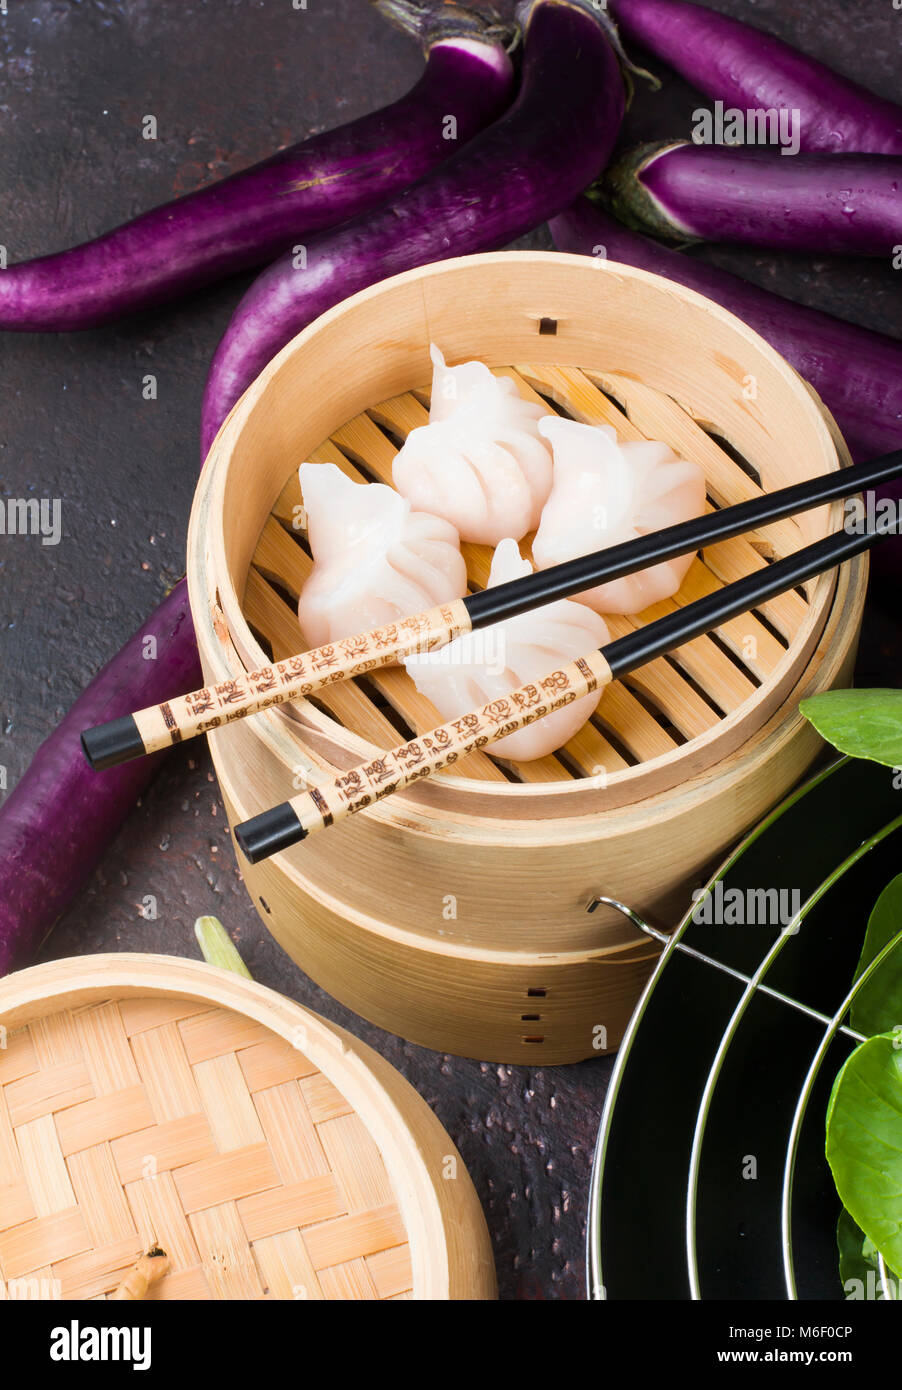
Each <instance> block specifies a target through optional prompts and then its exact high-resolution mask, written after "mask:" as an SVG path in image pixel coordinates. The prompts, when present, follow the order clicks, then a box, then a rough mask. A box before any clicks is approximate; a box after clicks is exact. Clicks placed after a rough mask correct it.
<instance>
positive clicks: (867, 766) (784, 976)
mask: <svg viewBox="0 0 902 1390" xmlns="http://www.w3.org/2000/svg"><path fill="white" fill-rule="evenodd" d="M893 777H894V774H893V773H892V772H891V771H890V770H889V769H887V768H882V767H878V766H877V765H875V764H873V763H866V762H860V761H851V760H849V759H843V760H841V761H840V762H838V763H834V764H833V765H832V766H831V767H829V768H827V769H826V770H825V771H824V772H822V773H820V774H819V775H818V776H817V777H815V778H814V779H813V780H812V781H810V782H809V783H807V784H806V785H805V786H804V787H802V788H801V789H800V790H799V791H798V792H796V793H795V794H794V795H793V796H791V797H790V798H789V799H788V800H787V801H785V802H784V803H783V804H782V805H781V806H780V807H778V808H777V810H776V811H774V812H773V813H772V814H771V815H770V816H769V817H768V818H767V820H765V821H764V822H763V823H762V824H761V825H760V826H759V827H758V828H757V829H756V830H755V831H754V832H753V833H752V834H751V835H750V836H749V837H748V838H747V839H746V840H745V841H744V842H743V844H741V845H740V846H739V848H738V849H737V850H736V851H735V852H734V854H733V855H731V857H730V858H729V859H728V860H727V862H726V863H725V864H724V865H723V866H722V868H721V869H720V870H719V871H718V873H717V874H716V875H715V877H714V878H713V879H712V880H711V883H710V884H709V885H708V889H707V891H708V893H709V894H716V893H717V892H721V893H723V894H728V893H729V892H730V891H731V890H733V889H739V890H740V892H741V893H742V894H743V901H744V902H749V901H750V899H749V897H748V896H747V894H748V893H749V890H753V889H776V890H777V892H778V893H779V892H780V890H782V891H783V892H784V894H787V895H791V894H793V893H794V894H796V895H797V897H796V898H792V897H784V899H783V904H784V905H785V906H786V907H790V906H791V907H795V906H796V905H797V904H801V905H802V912H801V917H800V919H799V920H800V927H799V930H798V931H797V932H796V933H786V932H783V931H782V930H781V927H780V925H776V926H775V925H773V924H768V925H765V926H755V925H741V926H740V925H736V926H728V925H706V924H704V923H702V922H700V921H698V920H694V919H693V915H692V913H690V914H687V917H686V918H684V920H683V922H682V923H681V924H680V927H679V928H678V929H677V932H676V933H675V934H674V941H673V944H671V945H670V946H669V947H668V948H667V950H666V951H665V952H664V955H663V956H662V958H661V961H660V962H659V964H658V967H657V969H656V970H655V973H654V975H653V977H652V979H651V980H650V982H649V985H648V988H647V989H646V991H645V994H644V995H643V997H642V1000H641V1001H640V1004H639V1006H638V1008H637V1010H636V1013H635V1015H634V1017H633V1020H632V1023H631V1025H630V1028H629V1030H628V1032H627V1035H626V1037H625V1039H624V1041H623V1044H622V1047H621V1050H620V1053H619V1055H618V1059H617V1063H616V1066H615V1069H614V1073H613V1075H612V1077H611V1084H610V1088H609V1091H608V1099H607V1103H606V1106H605V1113H604V1115H603V1117H602V1122H601V1127H600V1130H599V1137H598V1145H597V1150H596V1156H595V1170H594V1173H593V1191H592V1205H591V1211H590V1223H589V1252H588V1255H589V1260H588V1264H589V1293H590V1297H595V1298H598V1297H607V1298H609V1299H621V1298H639V1299H655V1298H663V1299H684V1298H690V1297H692V1296H697V1297H702V1298H717V1299H750V1298H751V1299H757V1298H785V1297H787V1285H786V1281H785V1277H784V1267H783V1247H782V1242H781V1224H780V1217H781V1195H782V1186H783V1171H784V1162H785V1154H786V1145H787V1140H788V1138H789V1133H790V1127H791V1124H792V1118H793V1115H794V1112H795V1108H796V1104H797V1101H798V1097H799V1090H800V1087H801V1086H802V1083H803V1082H804V1079H805V1075H806V1073H807V1071H808V1067H809V1065H810V1063H811V1060H812V1056H813V1054H814V1052H815V1050H816V1048H817V1046H818V1044H819V1042H820V1041H821V1039H822V1037H823V1035H824V1031H825V1025H824V1024H823V1023H822V1022H820V1021H818V1020H815V1019H812V1018H809V1017H807V1016H806V1015H804V1014H802V1013H799V1012H797V1011H795V1010H794V1009H792V1008H791V1007H790V1006H789V1005H787V1004H786V1003H783V1002H780V1001H777V1000H774V999H772V998H769V997H767V996H766V995H762V994H761V993H760V992H757V991H756V992H754V993H753V994H752V997H751V1002H749V1003H748V1005H747V1007H746V1008H745V1009H744V1011H743V1012H742V1014H741V1017H740V1018H739V1019H738V1022H737V1023H736V1025H735V1031H734V1032H733V1034H732V1036H729V1029H730V1025H731V1018H732V1016H733V1013H734V1010H735V1009H736V1007H737V1005H738V1004H739V1002H740V1000H741V999H742V997H743V994H744V992H745V985H744V984H743V983H742V982H741V981H740V980H736V979H733V978H731V977H730V976H729V975H726V974H723V973H721V972H720V971H718V970H717V969H716V968H715V967H714V966H712V965H709V964H705V963H703V962H701V961H698V960H694V959H692V958H691V957H688V956H686V955H684V954H682V953H681V952H680V951H678V950H676V949H675V942H676V941H677V940H680V941H681V942H682V943H683V944H684V945H686V946H690V947H692V948H693V949H695V950H697V951H701V952H704V953H705V954H706V955H708V956H710V957H713V958H714V959H715V960H717V961H720V962H722V963H723V964H724V965H727V966H729V967H731V968H732V969H735V970H739V971H741V972H743V973H744V974H747V975H751V974H753V973H754V971H755V970H756V969H757V968H758V967H759V965H760V963H761V961H762V960H763V959H764V958H765V957H766V956H767V954H768V952H769V951H770V950H771V948H772V947H775V946H777V945H779V952H778V954H776V956H775V958H774V960H773V963H772V964H771V965H770V967H769V968H768V970H767V972H766V974H765V976H764V981H763V982H764V983H765V984H766V985H768V986H769V987H771V988H773V989H776V990H778V991H781V992H783V993H785V994H786V995H789V996H790V997H792V998H794V999H796V1000H799V1001H800V1002H802V1003H804V1004H806V1005H808V1006H809V1007H810V1008H813V1009H816V1010H818V1011H819V1012H821V1013H823V1014H825V1015H828V1016H832V1014H833V1013H834V1012H835V1010H836V1009H837V1008H838V1007H839V1004H840V1003H841V1001H842V999H843V997H844V995H845V993H846V991H847V990H848V988H849V985H850V983H851V979H852V975H853V973H854V969H855V964H856V962H857V960H858V956H859V954H860V951H861V944H862V941H863V938H864V932H865V928H866V926H867V919H868V916H869V914H870V911H871V908H872V907H873V904H874V902H875V900H876V898H877V896H878V894H879V892H880V890H881V888H882V887H883V886H884V884H885V883H886V882H887V881H888V880H889V879H890V878H891V877H893V876H894V874H896V873H898V872H899V870H900V868H902V848H900V847H902V831H900V832H898V833H889V832H887V830H886V827H887V826H888V825H889V823H890V822H891V821H892V820H893V819H894V817H896V816H897V815H898V814H899V812H900V809H902V803H900V798H899V795H898V791H897V790H895V789H894V788H893ZM872 840H873V841H874V843H873V844H869V845H868V846H867V847H866V848H865V843H866V842H870V841H872ZM850 859H851V860H852V862H851V863H847V862H846V861H849V860H850ZM841 866H843V871H842V872H840V871H839V870H840V867H841ZM718 884H719V885H720V887H719V888H718ZM727 900H728V899H727ZM696 916H698V913H696ZM725 1033H726V1034H728V1037H727V1041H726V1042H725V1043H724V1044H723V1058H722V1063H721V1065H720V1068H719V1072H718V1074H717V1077H716V1084H714V1085H713V1086H712V1088H711V1092H710V1104H709V1105H708V1107H707V1114H706V1119H705V1128H704V1140H703V1143H702V1144H701V1146H700V1155H701V1156H700V1161H699V1164H698V1172H697V1187H696V1192H697V1198H696V1222H695V1252H694V1253H695V1258H694V1260H693V1259H692V1252H690V1250H689V1248H688V1242H687V1221H686V1215H687V1192H688V1189H689V1186H690V1171H691V1157H692V1148H693V1136H694V1134H695V1131H696V1126H697V1124H698V1123H699V1113H700V1107H703V1102H704V1101H705V1096H706V1082H707V1080H708V1076H709V1072H711V1069H712V1066H713V1065H714V1064H715V1061H716V1058H717V1055H718V1049H719V1048H720V1047H721V1046H722V1040H723V1039H724V1036H725ZM850 1046H852V1043H851V1042H850V1041H847V1040H846V1039H845V1038H844V1037H842V1036H840V1037H838V1038H837V1039H836V1040H835V1042H834V1043H833V1044H832V1046H831V1050H830V1052H829V1054H828V1056H827V1058H826V1060H825V1062H824V1065H823V1067H822V1068H821V1072H820V1075H819V1078H818V1082H817V1084H816V1086H815V1091H814V1094H813V1095H812V1099H811V1101H810V1104H809V1107H808V1111H807V1114H806V1119H805V1123H804V1125H803V1127H802V1132H801V1142H800V1147H799V1154H798V1159H797V1164H796V1181H795V1185H794V1190H793V1206H792V1213H793V1216H792V1226H793V1247H794V1255H795V1274H796V1280H797V1289H798V1295H799V1297H802V1298H841V1297H842V1289H841V1286H840V1284H839V1279H838V1274H837V1265H836V1248H835V1235H834V1232H835V1222H836V1216H837V1215H838V1211H839V1204H838V1199H837V1197H836V1193H835V1190H834V1188H833V1184H832V1181H831V1178H830V1173H829V1169H828V1168H827V1166H826V1162H825V1160H824V1158H823V1139H824V1127H823V1123H824V1114H825V1108H826V1100H827V1096H828V1095H829V1089H830V1085H831V1084H832V1080H833V1077H834V1076H835V1074H836V1071H837V1069H838V1067H839V1065H840V1064H841V1062H842V1060H843V1058H844V1057H845V1056H846V1055H847V1053H848V1050H849V1047H850ZM692 1264H694V1267H695V1269H696V1271H697V1276H696V1281H697V1282H696V1287H693V1283H692V1282H691V1279H690V1266H691V1265H692Z"/></svg>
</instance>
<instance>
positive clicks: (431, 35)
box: [372, 0, 520, 53]
mask: <svg viewBox="0 0 902 1390" xmlns="http://www.w3.org/2000/svg"><path fill="white" fill-rule="evenodd" d="M372 4H373V5H374V7H375V8H376V9H377V10H378V11H379V13H380V14H381V15H382V17H383V18H384V19H387V20H388V22H389V24H392V25H393V26H394V27H395V28H396V29H400V30H401V32H402V33H404V34H410V36H411V37H412V38H415V39H417V40H418V41H419V43H420V44H421V45H422V47H423V48H424V49H425V50H426V51H427V52H428V51H429V49H430V48H431V47H432V45H433V44H436V43H439V42H440V41H441V40H443V39H454V38H463V39H473V40H475V41H476V42H477V43H478V42H483V43H498V44H501V45H502V47H503V48H504V50H505V52H506V53H512V52H513V51H514V49H515V48H516V47H517V44H518V43H519V42H520V26H519V25H518V24H508V23H507V22H506V21H505V20H504V19H503V18H502V16H501V15H500V14H498V12H497V10H495V9H494V8H490V9H488V10H487V11H486V10H471V9H464V8H463V7H462V6H460V5H455V4H453V3H451V4H445V3H442V0H432V3H428V4H422V3H420V0H372Z"/></svg>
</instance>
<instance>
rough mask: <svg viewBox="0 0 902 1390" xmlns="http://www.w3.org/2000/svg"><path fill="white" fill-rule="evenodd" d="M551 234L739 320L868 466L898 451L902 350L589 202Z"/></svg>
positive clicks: (580, 202) (568, 246) (554, 224)
mask: <svg viewBox="0 0 902 1390" xmlns="http://www.w3.org/2000/svg"><path fill="white" fill-rule="evenodd" d="M550 226H551V234H552V237H553V238H554V244H555V246H556V247H557V249H558V250H559V251H573V252H576V253H577V254H582V255H595V256H606V257H607V258H608V259H609V260H612V261H623V262H624V264H626V265H633V266H637V267H638V268H639V269H640V270H650V271H652V272H653V273H654V274H656V275H663V276H665V277H666V278H667V279H668V280H675V281H676V282H677V283H678V284H680V285H686V286H688V288H689V289H692V290H697V291H698V293H699V294H703V295H706V296H707V298H708V299H713V300H714V302H715V303H716V304H721V305H722V306H723V307H724V308H725V309H729V310H730V311H731V312H732V313H734V314H736V316H737V317H738V318H741V319H742V320H743V322H744V323H747V324H748V325H749V327H750V328H753V329H754V330H755V331H756V332H757V333H760V334H761V336H762V338H765V339H766V340H767V342H769V343H770V344H771V346H772V347H774V348H776V350H777V351H778V352H779V353H781V354H782V355H783V356H784V357H785V358H786V360H787V361H788V362H791V363H792V365H793V366H794V367H795V369H796V371H798V372H799V373H800V375H801V376H803V377H804V378H805V380H806V381H809V382H810V383H811V385H812V386H813V387H814V389H815V390H816V391H817V393H818V395H819V396H820V397H821V399H822V400H823V402H824V404H825V405H826V406H827V408H828V410H830V411H831V412H832V414H833V415H834V416H835V417H836V421H837V424H838V425H839V427H840V429H841V430H842V432H843V434H844V435H845V438H846V441H847V443H848V445H849V448H850V449H851V450H852V452H853V453H854V454H855V455H856V457H857V458H860V459H866V458H873V457H875V456H876V455H878V454H885V453H889V451H890V450H891V449H898V448H899V446H900V445H902V342H899V341H898V340H897V339H895V338H889V337H887V336H886V334H884V333H875V332H873V331H872V330H871V329H869V328H860V327H858V325H856V324H853V323H844V322H842V321H841V320H840V319H836V318H833V317H832V316H831V315H830V314H825V313H822V312H821V310H819V309H808V308H806V307H805V306H804V305H802V304H795V303H793V301H792V300H789V299H784V298H783V297H782V295H778V294H773V293H772V292H771V291H770V290H763V289H759V288H758V286H757V285H750V284H749V283H748V281H746V280H742V279H740V278H739V276H738V275H731V274H730V272H729V271H726V270H721V269H720V268H719V267H717V266H713V265H708V264H707V262H705V261H701V260H697V259H695V258H694V257H692V256H687V255H683V254H682V253H681V252H679V251H672V250H670V249H669V248H668V247H666V246H661V245H660V244H659V243H658V242H656V241H651V240H649V238H648V237H644V236H638V235H637V234H636V233H635V232H631V231H628V230H627V228H625V227H623V226H621V224H620V223H619V222H616V221H614V219H613V218H611V217H609V216H607V214H606V213H604V212H602V211H601V209H600V208H597V207H595V206H594V205H593V204H592V203H591V202H590V201H589V199H588V198H578V199H577V201H576V202H575V203H574V204H573V205H572V206H571V207H569V208H567V209H566V211H565V212H563V213H561V214H560V215H559V216H558V217H555V218H553V219H552V221H551V224H550ZM890 544H892V542H887V545H890Z"/></svg>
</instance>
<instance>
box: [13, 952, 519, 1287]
mask: <svg viewBox="0 0 902 1390" xmlns="http://www.w3.org/2000/svg"><path fill="white" fill-rule="evenodd" d="M0 1025H2V1028H3V1029H4V1030H5V1031H4V1032H3V1034H2V1035H0V1036H2V1038H3V1044H4V1045H3V1047H2V1048H0V1297H7V1298H22V1297H25V1298H40V1297H44V1298H63V1299H70V1298H74V1299H90V1298H100V1299H103V1298H106V1297H108V1296H109V1294H110V1293H111V1292H112V1291H113V1290H115V1289H116V1288H117V1287H118V1285H119V1284H120V1282H121V1280H122V1279H123V1277H124V1276H125V1275H126V1273H127V1271H128V1270H129V1269H130V1268H131V1267H132V1266H133V1265H134V1263H135V1261H136V1260H137V1258H138V1256H139V1255H140V1254H141V1252H142V1251H143V1250H145V1249H147V1248H148V1247H149V1246H152V1245H154V1244H158V1245H160V1246H161V1247H162V1248H163V1249H164V1250H165V1251H166V1253H167V1255H168V1256H169V1259H170V1268H169V1271H168V1273H167V1274H166V1275H165V1277H164V1278H163V1279H162V1280H161V1281H160V1282H159V1283H158V1284H156V1285H155V1286H154V1287H153V1288H152V1290H151V1291H150V1294H149V1297H150V1298H151V1299H219V1298H222V1299H371V1300H373V1299H378V1300H384V1299H409V1298H414V1299H483V1298H494V1297H495V1292H496V1289H495V1272H494V1266H493V1263H492V1254H491V1247H490V1244H489V1237H488V1232H487V1230H486V1225H485V1220H484V1218H483V1214H482V1209H481V1207H480V1205H479V1201H478V1199H477V1196H476V1193H475V1190H474V1188H473V1184H472V1183H471V1181H470V1178H469V1175H468V1173H467V1171H466V1169H465V1168H464V1165H463V1162H462V1160H461V1158H460V1156H459V1154H458V1153H457V1151H456V1149H455V1148H454V1145H453V1144H452V1143H451V1140H450V1138H449V1137H448V1135H447V1134H446V1133H445V1131H444V1129H443V1128H442V1126H441V1125H440V1124H439V1122H438V1120H437V1119H436V1118H435V1116H434V1115H433V1114H432V1111H431V1110H430V1109H429V1107H428V1106H427V1105H426V1103H425V1101H423V1100H422V1099H421V1098H420V1096H419V1095H418V1094H417V1093H416V1091H414V1089H413V1088H412V1087H411V1086H410V1085H409V1084H408V1083H407V1082H406V1081H405V1080H404V1078H403V1077H402V1076H401V1075H400V1073H398V1072H397V1071H395V1069H394V1068H393V1067H392V1066H390V1065H389V1063H388V1062H386V1061H384V1060H383V1059H382V1058H381V1057H380V1056H379V1055H378V1054H377V1053H375V1052H373V1051H372V1049H371V1048H368V1047H366V1046H365V1045H364V1044H363V1043H361V1042H358V1040H357V1039H356V1038H353V1037H352V1036H351V1035H350V1034H349V1033H346V1032H345V1031H344V1030H343V1029H341V1028H337V1027H335V1026H334V1025H333V1024H331V1023H328V1022H326V1020H325V1019H322V1018H320V1017H319V1016H318V1015H317V1014H314V1013H311V1012H310V1011H309V1010H308V1009H304V1008H302V1007H301V1006H300V1005H299V1004H295V1003H293V1002H292V1001H291V1000H289V999H285V998H284V997H283V996H281V995H279V994H276V993H275V992H274V991H272V990H269V989H266V988H265V987H264V986H262V985H259V984H256V983H254V982H253V981H251V980H247V979H245V978H243V977H242V976H238V975H234V974H231V973H230V972H229V971H227V970H220V969H218V968H215V967H213V966H209V965H206V964H204V963H203V962H200V961H192V960H183V959H181V958H179V957H177V956H152V955H138V954H126V953H122V954H114V955H99V956H81V957H78V958H75V959H71V960H61V961H54V962H52V963H50V964H47V965H39V966H35V967H34V968H32V969H29V970H23V971H20V972H19V973H18V974H14V975H10V976H8V977H7V978H6V979H4V980H3V981H2V982H0Z"/></svg>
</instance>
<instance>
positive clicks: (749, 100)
mask: <svg viewBox="0 0 902 1390" xmlns="http://www.w3.org/2000/svg"><path fill="white" fill-rule="evenodd" d="M609 9H610V11H611V13H612V14H613V16H614V18H615V19H616V20H617V23H618V24H619V26H620V28H621V30H622V32H623V35H624V37H625V38H626V39H628V40H631V41H632V42H633V43H639V44H642V45H643V47H645V48H647V49H648V50H649V52H651V53H653V54H654V55H655V56H656V57H657V58H661V59H663V61H664V62H665V63H667V64H668V65H669V66H670V67H672V68H674V69H675V71H676V72H678V73H679V74H680V76H681V77H684V78H685V79H686V81H687V82H691V84H692V86H693V87H697V88H698V90H699V91H700V92H704V93H705V94H706V95H707V96H708V97H710V98H711V99H712V100H713V101H722V102H723V103H724V106H725V107H726V108H735V109H739V110H741V111H743V112H745V111H748V110H757V109H764V110H769V109H773V110H777V111H779V110H781V109H783V110H786V111H793V110H797V111H798V112H799V113H800V127H801V129H800V137H801V139H800V149H801V150H803V151H816V150H824V151H829V152H831V153H834V154H840V153H848V152H850V151H852V152H860V153H865V154H894V155H902V107H899V106H896V105H895V104H894V103H893V102H891V101H886V100H885V99H884V98H883V97H878V96H875V95H874V94H873V92H869V91H868V90H867V89H866V88H865V87H862V86H860V85H859V84H858V83H857V82H852V81H850V80H849V78H847V77H840V76H839V74H838V73H835V72H833V71H832V69H830V68H828V67H826V66H825V65H824V64H823V63H819V62H816V61H815V59H814V58H809V57H807V55H806V54H804V53H800V52H799V51H798V50H797V49H795V48H793V47H792V46H791V45H790V44H788V43H784V42H783V40H782V39H777V38H774V37H773V35H772V34H765V33H764V32H763V31H762V30H760V29H754V28H752V26H751V25H748V24H743V23H742V22H741V20H738V19H730V18H729V16H727V15H722V14H716V13H715V12H714V11H713V10H708V9H705V8H704V7H703V6H701V5H691V4H686V3H685V0H610V4H609Z"/></svg>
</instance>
